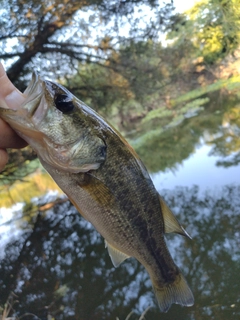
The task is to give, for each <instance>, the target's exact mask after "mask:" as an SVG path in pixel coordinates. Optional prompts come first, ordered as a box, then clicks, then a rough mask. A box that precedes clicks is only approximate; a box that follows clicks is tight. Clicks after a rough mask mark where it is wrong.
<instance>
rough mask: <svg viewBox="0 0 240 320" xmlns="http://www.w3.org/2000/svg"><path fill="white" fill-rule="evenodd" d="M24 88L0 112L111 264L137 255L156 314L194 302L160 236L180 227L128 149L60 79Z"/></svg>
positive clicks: (35, 80) (38, 81) (35, 82)
mask: <svg viewBox="0 0 240 320" xmlns="http://www.w3.org/2000/svg"><path fill="white" fill-rule="evenodd" d="M24 94H25V95H26V100H25V102H24V103H23V104H22V105H21V107H20V108H18V109H17V110H12V109H8V108H7V106H6V105H5V104H4V103H3V102H2V103H1V102H0V105H1V106H2V108H0V116H1V117H2V118H3V119H4V120H5V121H6V122H8V123H9V125H10V126H11V127H12V128H13V129H14V130H15V131H16V132H17V133H18V134H19V135H20V136H21V137H22V138H24V139H25V140H26V141H27V142H28V143H29V144H30V145H31V146H32V147H33V149H34V150H35V151H36V152H37V154H38V157H39V159H40V161H41V163H42V165H43V166H44V168H45V169H46V170H47V171H48V172H49V174H50V175H51V176H52V177H53V179H54V180H55V181H56V183H57V184H58V185H59V187H60V188H61V189H62V190H63V191H64V192H65V193H66V194H67V196H68V197H69V199H70V200H71V202H72V203H73V204H74V205H75V207H76V208H77V209H78V211H79V212H80V214H81V215H82V216H83V217H84V218H85V219H87V220H88V221H90V222H91V223H92V224H93V226H94V227H95V228H96V229H97V231H98V232H99V233H100V234H101V235H102V236H103V237H104V239H105V243H106V247H107V248H108V251H109V255H110V257H111V260H112V262H113V264H114V266H116V267H117V266H118V265H119V264H120V263H121V262H122V261H124V260H125V259H127V258H129V257H134V258H136V259H137V260H138V261H139V262H140V263H141V264H142V265H143V266H144V267H145V268H146V270H147V271H148V273H149V275H150V278H151V281H152V285H153V288H154V292H155V295H156V298H157V301H158V304H159V307H160V310H161V311H163V312H166V311H167V310H168V309H169V308H170V306H171V304H173V303H177V304H180V305H183V306H191V305H193V302H194V298H193V295H192V292H191V290H190V288H189V287H188V284H187V282H186V280H185V279H184V277H183V275H182V274H181V272H180V270H179V268H178V267H177V266H176V264H175V263H174V261H173V259H172V257H171V255H170V253H169V251H168V249H167V247H166V243H165V240H164V234H165V233H167V232H176V233H179V234H182V235H187V233H186V231H185V230H184V229H183V228H182V226H181V225H180V224H179V223H178V221H177V220H176V218H175V217H174V216H173V214H172V212H171V211H170V209H169V208H168V207H167V205H166V204H165V202H164V201H163V199H162V198H161V197H160V196H159V194H158V192H157V191H156V189H155V187H154V185H153V183H152V180H151V178H150V176H149V174H148V172H147V170H146V168H145V166H144V165H143V163H142V162H141V160H140V159H139V157H138V155H137V154H136V153H135V151H134V150H133V149H132V147H131V146H130V145H129V144H128V143H127V142H126V140H125V139H124V138H123V137H122V136H121V135H120V134H119V133H118V132H117V131H116V130H115V129H113V128H112V127H111V126H110V125H109V124H108V123H107V122H106V121H105V120H103V119H102V118H101V117H100V116H99V115H98V114H97V113H96V112H95V111H93V110H92V109H91V108H89V107H88V106H86V105H85V104H84V103H83V102H81V101H80V100H78V99H77V98H76V97H74V96H73V95H72V94H71V93H70V92H69V91H68V90H66V89H65V88H64V87H63V86H61V85H59V84H56V83H53V82H50V81H43V80H41V79H40V78H39V77H38V75H36V74H34V75H33V79H32V81H31V83H30V85H29V86H28V88H27V89H26V91H25V92H24ZM187 236H188V235H187Z"/></svg>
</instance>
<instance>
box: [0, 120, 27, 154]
mask: <svg viewBox="0 0 240 320" xmlns="http://www.w3.org/2000/svg"><path fill="white" fill-rule="evenodd" d="M26 145H27V143H26V142H25V141H24V140H23V139H22V138H20V137H19V136H18V135H17V134H16V132H14V131H13V130H12V129H11V128H10V126H9V125H8V124H7V123H6V122H5V121H3V120H2V119H0V148H2V149H5V148H17V149H19V148H23V147H26Z"/></svg>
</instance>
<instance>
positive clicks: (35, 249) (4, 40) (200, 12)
mask: <svg viewBox="0 0 240 320" xmlns="http://www.w3.org/2000/svg"><path fill="white" fill-rule="evenodd" d="M0 59H1V62H2V63H3V65H4V66H5V68H6V70H7V73H8V76H9V78H10V79H11V81H12V82H13V83H14V84H15V85H16V86H17V87H18V88H19V89H20V90H21V91H24V90H25V88H26V86H27V85H28V83H29V81H30V79H31V74H32V71H33V70H36V71H38V72H39V73H40V75H41V76H42V77H43V78H45V79H49V80H51V81H56V82H59V83H61V84H63V85H64V86H66V87H67V88H68V89H69V90H70V91H71V92H72V93H73V94H75V95H76V96H77V97H78V98H79V99H81V100H82V101H84V102H85V103H87V104H88V105H89V106H91V107H92V108H93V109H95V110H96V111H97V112H99V113H100V114H101V115H102V116H103V117H104V118H105V119H107V120H108V121H109V122H110V123H111V124H112V125H113V126H114V127H116V128H117V129H118V130H119V131H120V132H121V133H122V134H123V135H124V136H125V138H126V139H127V140H128V141H129V143H130V144H131V145H132V146H133V147H134V148H135V150H136V151H137V153H138V154H139V155H140V157H141V159H142V160H143V162H144V163H145V165H146V167H147V169H148V170H149V172H150V174H151V177H152V179H153V182H154V184H155V186H156V188H157V190H158V191H159V192H160V194H161V195H162V196H163V197H164V199H165V200H166V202H167V203H168V205H169V206H170V208H171V209H172V210H173V212H174V213H175V215H176V216H177V217H178V219H179V220H180V221H181V222H182V224H183V225H184V227H186V229H187V231H188V232H189V233H190V234H191V236H192V237H193V240H192V241H190V240H188V239H182V238H181V237H180V236H177V235H176V236H175V235H167V242H168V246H169V248H170V251H171V253H172V255H173V257H174V260H175V261H176V262H177V264H178V265H179V266H180V268H181V269H182V271H183V273H184V275H185V276H186V278H187V280H188V283H189V285H190V287H191V288H192V291H193V293H194V296H195V304H194V306H193V307H190V308H182V307H180V306H176V305H175V306H172V307H171V309H170V310H169V312H168V313H167V314H161V313H160V312H159V310H158V307H157V305H156V301H155V298H154V295H153V292H152V288H151V283H150V280H149V277H148V275H147V274H146V272H145V271H144V269H143V268H142V266H140V264H139V263H138V262H137V261H135V260H134V259H128V260H126V261H125V262H124V263H123V264H122V265H121V266H120V267H119V268H117V269H115V268H113V266H112V263H111V261H110V258H109V256H108V253H107V251H106V250H105V247H104V242H103V239H102V238H101V236H100V235H99V234H98V233H97V232H96V231H95V230H94V229H93V227H92V226H91V225H90V224H89V223H88V222H86V221H84V219H83V218H82V217H81V216H80V215H79V214H78V212H77V211H76V209H75V208H74V207H73V206H72V205H71V204H70V203H69V201H68V200H67V198H66V197H65V196H64V194H62V192H61V190H60V189H59V188H58V187H57V186H56V185H55V184H54V182H53V181H52V180H51V178H50V177H49V176H48V174H47V173H46V172H44V170H43V169H42V167H41V166H40V164H39V161H38V159H37V158H36V154H35V153H34V152H33V151H32V150H31V148H30V147H27V148H25V149H22V150H9V154H10V161H9V163H8V165H7V166H6V168H5V170H4V171H3V172H1V173H0V315H1V316H0V319H2V320H3V319H7V318H10V317H11V319H41V320H44V319H47V320H49V319H56V320H57V319H59V320H60V319H69V320H71V319H77V320H90V319H91V320H95V319H96V320H98V319H99V320H100V319H106V320H108V319H109V320H110V319H114V320H115V319H116V320H117V319H119V320H137V319H147V320H152V319H163V320H164V319H171V320H200V319H214V320H215V319H216V320H219V319H222V320H226V319H229V320H233V319H234V320H235V319H239V317H240V278H239V273H240V183H239V179H240V164H239V163H240V94H239V89H240V5H239V0H209V1H207V0H202V1H184V3H183V1H180V0H175V1H167V0H166V1H157V0H124V1H123V0H89V1H85V0H78V1H75V0H72V1H71V2H70V1H68V0H62V1H49V0H48V1H45V0H39V1H35V0H30V1H25V0H0Z"/></svg>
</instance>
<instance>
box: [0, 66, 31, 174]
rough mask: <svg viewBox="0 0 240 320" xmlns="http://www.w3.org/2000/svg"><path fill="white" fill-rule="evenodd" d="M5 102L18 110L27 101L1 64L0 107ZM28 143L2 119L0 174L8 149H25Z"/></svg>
mask: <svg viewBox="0 0 240 320" xmlns="http://www.w3.org/2000/svg"><path fill="white" fill-rule="evenodd" d="M1 100H2V101H5V103H6V104H7V106H8V107H9V108H14V109H17V108H18V107H19V106H20V105H21V103H22V102H23V101H24V100H25V97H24V95H23V94H22V93H21V92H20V91H18V89H17V88H16V87H15V86H14V85H13V84H12V82H11V81H10V80H9V79H8V77H7V75H6V72H5V70H4V68H3V65H2V64H1V62H0V105H1ZM26 145H27V143H26V142H25V141H24V140H23V139H21V138H20V137H19V136H18V135H17V134H16V133H15V132H14V131H13V130H12V129H11V128H10V126H9V125H8V124H7V123H6V122H4V121H3V120H2V119H0V172H1V171H2V170H3V169H4V167H5V165H6V163H7V161H8V154H7V151H6V148H17V149H19V148H23V147H25V146H26Z"/></svg>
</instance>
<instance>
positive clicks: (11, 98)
mask: <svg viewBox="0 0 240 320" xmlns="http://www.w3.org/2000/svg"><path fill="white" fill-rule="evenodd" d="M0 88H1V90H0V100H1V99H3V100H5V101H6V103H7V105H8V107H9V108H14V109H17V108H18V107H19V106H20V105H21V103H22V102H23V101H24V100H25V99H26V97H25V96H24V95H23V94H22V93H21V92H20V91H19V90H18V89H17V88H16V87H15V86H14V85H13V83H12V82H11V81H10V80H9V79H8V77H7V74H6V72H5V70H4V68H3V65H2V63H1V62H0Z"/></svg>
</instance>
